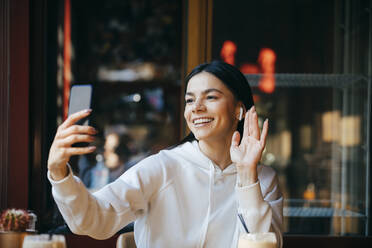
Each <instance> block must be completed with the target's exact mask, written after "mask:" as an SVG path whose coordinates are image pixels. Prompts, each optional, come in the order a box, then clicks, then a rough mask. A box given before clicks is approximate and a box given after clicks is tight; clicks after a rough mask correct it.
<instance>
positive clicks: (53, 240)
mask: <svg viewBox="0 0 372 248" xmlns="http://www.w3.org/2000/svg"><path fill="white" fill-rule="evenodd" d="M22 248H66V241H65V237H64V236H62V235H53V236H49V235H45V234H42V235H29V236H26V237H25V239H24V241H23V246H22Z"/></svg>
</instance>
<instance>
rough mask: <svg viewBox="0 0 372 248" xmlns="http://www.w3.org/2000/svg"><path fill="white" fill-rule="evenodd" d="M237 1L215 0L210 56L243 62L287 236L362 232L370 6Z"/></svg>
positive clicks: (365, 193) (360, 3)
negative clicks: (276, 179) (266, 126)
mask: <svg viewBox="0 0 372 248" xmlns="http://www.w3.org/2000/svg"><path fill="white" fill-rule="evenodd" d="M237 2H238V3H237ZM237 2H234V4H226V2H225V1H221V0H216V1H214V6H213V7H214V10H213V39H212V43H213V44H212V56H213V59H221V60H224V61H226V62H228V63H230V64H234V65H236V66H237V67H239V68H240V70H241V71H242V72H243V73H244V74H245V75H246V77H247V79H248V81H249V83H250V85H251V86H252V87H253V92H254V99H255V105H256V109H257V112H258V114H259V117H260V123H261V124H262V123H263V121H264V120H265V118H269V123H270V124H269V126H270V127H269V137H268V140H267V147H266V150H265V152H264V155H263V158H262V163H263V164H266V165H268V166H272V167H274V168H275V170H276V171H277V173H278V175H279V180H280V186H281V190H282V192H283V195H284V197H285V201H284V204H285V205H284V217H285V218H284V230H285V232H286V233H289V234H324V235H329V234H331V235H364V234H366V230H367V229H366V227H367V224H368V223H367V218H368V206H367V205H366V204H368V202H369V199H368V198H369V196H370V192H368V188H367V187H368V184H367V182H368V168H367V167H368V166H369V165H368V160H367V157H368V156H367V155H368V152H369V150H370V148H369V144H368V142H367V141H368V137H369V133H370V130H369V129H370V125H369V119H370V109H369V108H368V106H370V102H371V99H370V98H371V96H370V94H368V92H369V90H370V89H371V88H370V87H371V86H370V85H369V84H370V79H369V78H368V77H367V75H368V69H366V68H368V66H367V65H368V63H370V62H368V59H366V57H367V56H365V54H363V52H362V51H368V50H369V49H371V44H370V43H371V41H370V38H368V35H367V34H368V33H369V32H370V29H371V27H369V21H368V15H367V14H366V12H365V10H364V9H365V8H367V7H368V6H367V3H366V2H363V1H353V3H352V4H349V5H346V4H343V3H340V2H338V1H289V0H286V1H237ZM368 40H369V41H370V42H369V43H368V42H366V41H368Z"/></svg>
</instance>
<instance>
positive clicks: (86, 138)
mask: <svg viewBox="0 0 372 248" xmlns="http://www.w3.org/2000/svg"><path fill="white" fill-rule="evenodd" d="M94 140H95V137H94V136H91V135H86V134H73V135H69V136H68V137H66V138H64V139H59V141H58V144H59V146H60V147H70V146H71V145H73V144H75V143H79V142H88V143H89V142H93V141H94Z"/></svg>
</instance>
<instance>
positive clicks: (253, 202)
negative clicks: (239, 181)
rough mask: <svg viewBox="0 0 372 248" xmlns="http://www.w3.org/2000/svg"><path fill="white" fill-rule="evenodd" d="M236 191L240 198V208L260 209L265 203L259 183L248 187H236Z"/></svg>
mask: <svg viewBox="0 0 372 248" xmlns="http://www.w3.org/2000/svg"><path fill="white" fill-rule="evenodd" d="M235 191H236V194H237V197H238V203H239V208H243V209H251V208H259V207H260V206H261V205H262V204H263V203H265V201H264V198H263V196H262V192H261V186H260V182H259V181H257V182H256V183H253V184H251V185H248V186H243V187H239V186H236V188H235Z"/></svg>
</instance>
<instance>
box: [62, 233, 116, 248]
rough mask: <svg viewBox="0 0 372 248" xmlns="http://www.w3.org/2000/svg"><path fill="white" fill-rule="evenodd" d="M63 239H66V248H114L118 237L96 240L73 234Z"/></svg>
mask: <svg viewBox="0 0 372 248" xmlns="http://www.w3.org/2000/svg"><path fill="white" fill-rule="evenodd" d="M65 237H66V244H67V247H68V248H80V247H89V248H100V247H105V248H115V247H116V240H117V238H118V235H115V236H113V237H111V238H109V239H106V240H96V239H92V238H90V237H88V236H80V235H75V234H67V235H65Z"/></svg>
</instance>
